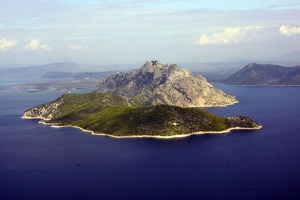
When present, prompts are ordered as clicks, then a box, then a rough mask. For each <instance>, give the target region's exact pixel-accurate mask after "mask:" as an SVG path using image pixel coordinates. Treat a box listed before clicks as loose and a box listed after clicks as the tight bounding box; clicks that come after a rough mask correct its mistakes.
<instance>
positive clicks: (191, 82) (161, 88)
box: [96, 61, 237, 107]
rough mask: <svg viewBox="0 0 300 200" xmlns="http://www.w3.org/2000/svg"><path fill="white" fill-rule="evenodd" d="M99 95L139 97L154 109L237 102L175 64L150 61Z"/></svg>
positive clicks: (113, 79)
mask: <svg viewBox="0 0 300 200" xmlns="http://www.w3.org/2000/svg"><path fill="white" fill-rule="evenodd" d="M96 91H106V92H110V93H114V94H118V95H121V96H124V97H127V98H133V97H137V98H139V99H141V100H142V101H144V102H148V103H149V104H151V105H158V104H168V105H176V106H187V107H202V106H226V105H231V104H233V103H236V102H237V100H236V99H235V98H234V97H233V96H231V95H229V94H226V93H224V92H222V91H221V90H218V89H216V88H214V87H213V86H212V85H211V84H209V83H208V82H207V81H206V79H205V78H204V77H202V76H199V77H196V76H194V75H193V74H192V73H190V72H189V71H187V70H185V69H181V68H180V67H178V66H177V65H175V64H163V63H161V62H160V61H148V62H146V63H145V64H144V65H143V66H142V67H141V68H140V69H138V70H134V71H132V72H130V73H120V74H118V75H112V76H110V77H108V78H107V79H106V80H104V81H103V82H101V83H100V84H99V85H98V86H97V88H96Z"/></svg>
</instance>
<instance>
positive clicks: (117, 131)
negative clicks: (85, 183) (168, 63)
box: [49, 92, 228, 136]
mask: <svg viewBox="0 0 300 200" xmlns="http://www.w3.org/2000/svg"><path fill="white" fill-rule="evenodd" d="M61 98H62V99H63V101H62V102H63V103H61V104H60V105H59V106H58V108H57V109H58V112H57V113H58V114H56V115H55V116H54V117H53V118H52V119H51V120H50V121H49V122H50V123H58V124H59V125H74V126H79V127H82V128H84V129H87V130H92V131H95V132H99V133H106V134H110V135H116V136H132V135H162V136H170V135H175V134H176V135H177V134H188V133H192V132H197V131H222V130H226V129H227V128H228V125H227V124H226V120H225V119H224V118H222V117H218V116H216V115H213V114H211V113H209V112H207V111H204V110H201V109H198V108H182V107H177V106H169V105H158V106H144V105H142V103H141V102H140V101H139V100H138V99H134V100H132V99H124V98H123V97H120V96H117V95H112V94H108V93H100V92H92V93H87V94H65V95H63V96H62V97H60V99H61Z"/></svg>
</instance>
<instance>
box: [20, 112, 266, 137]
mask: <svg viewBox="0 0 300 200" xmlns="http://www.w3.org/2000/svg"><path fill="white" fill-rule="evenodd" d="M21 118H22V119H41V120H44V121H39V123H40V124H44V125H47V126H51V127H52V128H66V127H73V128H77V129H80V130H81V131H82V132H86V133H90V134H91V135H95V136H106V137H111V138H118V139H125V138H128V139H130V138H156V139H174V138H184V137H189V136H192V135H204V134H224V133H229V132H231V131H234V130H260V129H262V128H263V126H262V125H260V126H258V127H255V128H245V127H233V128H228V129H226V130H223V131H197V132H193V133H188V134H179V135H170V136H161V135H131V136H115V135H110V134H106V133H97V132H94V131H91V130H87V129H84V128H81V127H79V126H73V125H57V124H50V123H46V122H45V121H49V119H45V118H43V117H32V118H31V117H24V116H22V117H21Z"/></svg>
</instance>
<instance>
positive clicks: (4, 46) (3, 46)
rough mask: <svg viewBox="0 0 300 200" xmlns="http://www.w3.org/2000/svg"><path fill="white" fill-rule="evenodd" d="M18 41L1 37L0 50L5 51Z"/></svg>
mask: <svg viewBox="0 0 300 200" xmlns="http://www.w3.org/2000/svg"><path fill="white" fill-rule="evenodd" d="M17 44H18V41H16V40H7V39H1V40H0V51H5V50H7V49H9V48H11V47H13V46H17Z"/></svg>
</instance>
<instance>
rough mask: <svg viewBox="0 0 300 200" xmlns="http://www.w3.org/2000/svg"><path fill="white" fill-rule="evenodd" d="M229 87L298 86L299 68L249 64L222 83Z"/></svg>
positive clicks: (299, 79) (299, 82)
mask: <svg viewBox="0 0 300 200" xmlns="http://www.w3.org/2000/svg"><path fill="white" fill-rule="evenodd" d="M222 83H224V84H229V85H300V66H295V67H283V66H280V65H270V64H263V65H261V64H257V63H250V64H248V65H247V66H245V67H244V68H243V69H241V70H240V71H238V72H237V73H235V74H233V75H232V76H230V77H229V78H227V79H225V80H223V81H222Z"/></svg>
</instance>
